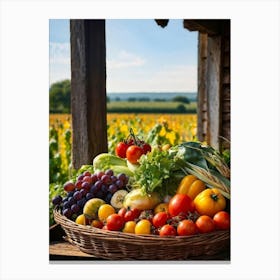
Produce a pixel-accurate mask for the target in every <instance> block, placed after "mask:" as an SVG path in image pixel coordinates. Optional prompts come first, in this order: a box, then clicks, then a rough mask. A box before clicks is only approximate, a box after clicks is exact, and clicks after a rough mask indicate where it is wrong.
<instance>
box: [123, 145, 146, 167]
mask: <svg viewBox="0 0 280 280" xmlns="http://www.w3.org/2000/svg"><path fill="white" fill-rule="evenodd" d="M142 155H143V149H142V148H141V147H139V146H137V145H131V146H129V147H128V149H127V150H126V158H127V160H128V161H129V162H131V163H133V164H136V163H138V159H139V158H140V157H141V156H142Z"/></svg>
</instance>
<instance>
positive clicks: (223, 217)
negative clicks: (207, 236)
mask: <svg viewBox="0 0 280 280" xmlns="http://www.w3.org/2000/svg"><path fill="white" fill-rule="evenodd" d="M213 221H214V224H215V227H216V229H229V228H230V215H229V213H228V212H226V211H219V212H218V213H216V214H215V215H214V217H213Z"/></svg>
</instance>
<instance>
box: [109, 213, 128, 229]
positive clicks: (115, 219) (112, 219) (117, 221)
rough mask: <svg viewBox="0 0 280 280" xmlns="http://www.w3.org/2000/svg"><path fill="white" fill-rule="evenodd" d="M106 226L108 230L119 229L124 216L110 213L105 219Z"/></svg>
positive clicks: (122, 223) (121, 226) (122, 224)
mask: <svg viewBox="0 0 280 280" xmlns="http://www.w3.org/2000/svg"><path fill="white" fill-rule="evenodd" d="M106 226H107V228H108V230H121V229H122V228H123V226H124V218H123V217H122V216H120V215H119V214H111V215H110V216H109V217H108V218H107V219H106Z"/></svg>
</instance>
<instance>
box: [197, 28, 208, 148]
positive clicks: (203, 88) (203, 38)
mask: <svg viewBox="0 0 280 280" xmlns="http://www.w3.org/2000/svg"><path fill="white" fill-rule="evenodd" d="M207 37H208V36H207V34H206V33H201V32H199V35H198V75H197V78H198V79H197V81H198V83H197V84H198V87H197V137H198V140H199V141H202V142H203V141H205V140H206V137H207Z"/></svg>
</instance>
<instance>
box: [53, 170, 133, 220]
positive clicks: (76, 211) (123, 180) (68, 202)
mask: <svg viewBox="0 0 280 280" xmlns="http://www.w3.org/2000/svg"><path fill="white" fill-rule="evenodd" d="M128 182H129V177H128V176H127V175H126V174H124V173H120V174H117V175H114V172H113V170H111V169H108V170H106V171H98V172H95V173H93V174H92V173H91V172H90V171H85V172H84V173H82V174H80V175H78V176H77V179H76V181H75V182H73V181H68V182H66V183H65V184H64V186H63V187H64V190H65V191H66V193H67V195H66V196H65V197H61V196H60V195H58V196H55V197H54V198H53V199H52V203H53V205H54V206H57V207H60V209H61V211H62V214H63V215H64V216H65V217H67V218H69V219H72V220H75V219H76V217H77V216H78V215H80V214H82V213H83V207H84V205H85V203H86V202H87V201H88V200H90V199H92V198H95V197H96V198H101V199H103V200H104V201H105V202H106V203H110V201H111V198H112V196H113V194H114V193H115V192H116V191H118V190H120V189H126V188H127V185H128Z"/></svg>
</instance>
